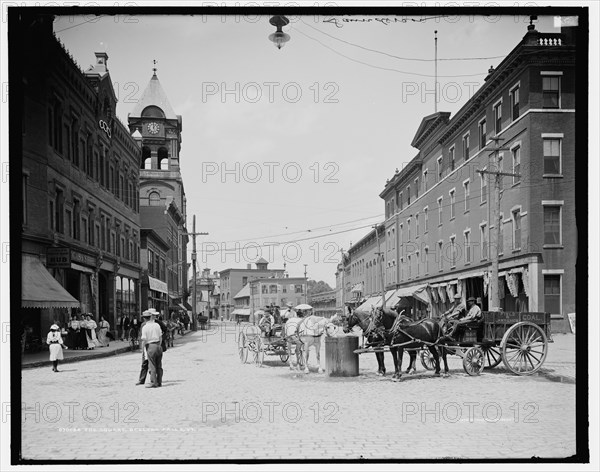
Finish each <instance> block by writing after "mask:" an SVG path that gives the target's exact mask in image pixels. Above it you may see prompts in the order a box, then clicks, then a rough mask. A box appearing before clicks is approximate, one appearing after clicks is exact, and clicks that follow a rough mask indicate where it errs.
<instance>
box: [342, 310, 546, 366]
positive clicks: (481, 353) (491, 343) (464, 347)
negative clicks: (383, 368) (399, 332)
mask: <svg viewBox="0 0 600 472" xmlns="http://www.w3.org/2000/svg"><path fill="white" fill-rule="evenodd" d="M462 328H463V329H462V330H461V332H460V335H459V336H458V339H457V340H456V342H451V341H449V340H445V339H443V338H442V339H441V342H439V341H438V342H437V343H435V344H437V347H438V350H440V349H442V348H443V349H445V350H446V352H447V353H450V354H454V355H457V356H459V357H460V358H461V359H462V364H463V369H464V370H465V372H466V373H467V374H469V375H479V374H481V372H482V371H483V370H484V369H491V368H494V367H496V366H498V365H499V364H500V363H501V362H503V363H504V365H505V367H506V368H507V369H508V370H509V371H510V372H512V373H513V374H516V375H531V374H533V373H535V372H537V371H538V370H539V369H540V368H541V367H542V365H543V363H544V361H545V360H546V356H547V354H548V343H549V342H553V341H552V335H551V331H550V313H533V312H523V313H519V312H491V311H490V312H482V320H481V321H474V322H471V323H468V324H465V325H463V327H462ZM424 344H425V345H428V344H434V343H424ZM393 347H402V345H392V346H378V347H368V348H363V349H357V350H355V351H354V352H355V353H357V354H363V353H367V352H385V351H389V350H390V348H393ZM419 356H420V359H421V364H422V365H423V367H425V369H427V370H433V369H434V368H435V360H434V359H433V356H432V354H431V352H430V351H429V350H428V349H427V348H423V349H420V351H419Z"/></svg>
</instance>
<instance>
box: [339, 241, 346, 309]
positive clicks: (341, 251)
mask: <svg viewBox="0 0 600 472" xmlns="http://www.w3.org/2000/svg"><path fill="white" fill-rule="evenodd" d="M340 254H341V256H342V258H341V262H342V315H345V314H346V304H345V300H344V298H345V293H344V292H345V290H346V286H345V284H344V275H345V272H346V268H345V267H344V249H343V248H340Z"/></svg>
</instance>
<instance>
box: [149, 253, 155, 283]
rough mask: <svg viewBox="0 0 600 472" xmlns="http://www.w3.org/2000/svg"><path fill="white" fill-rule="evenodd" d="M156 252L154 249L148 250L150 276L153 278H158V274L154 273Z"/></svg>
mask: <svg viewBox="0 0 600 472" xmlns="http://www.w3.org/2000/svg"><path fill="white" fill-rule="evenodd" d="M154 270H155V268H154V251H153V250H152V249H148V274H149V275H150V276H151V277H155V276H156V272H154Z"/></svg>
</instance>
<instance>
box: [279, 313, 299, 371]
mask: <svg viewBox="0 0 600 472" xmlns="http://www.w3.org/2000/svg"><path fill="white" fill-rule="evenodd" d="M301 321H302V318H300V317H298V316H294V317H293V318H288V320H287V322H286V323H285V324H284V325H283V332H282V336H283V339H284V341H285V344H286V350H287V353H288V358H289V362H290V370H294V365H293V362H292V346H295V352H296V364H297V365H298V368H303V367H304V364H303V362H302V341H301V340H300V337H299V336H298V325H299V324H300V322H301Z"/></svg>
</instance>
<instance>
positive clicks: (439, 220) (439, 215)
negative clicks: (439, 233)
mask: <svg viewBox="0 0 600 472" xmlns="http://www.w3.org/2000/svg"><path fill="white" fill-rule="evenodd" d="M442 202H443V199H442V197H440V198H438V225H439V226H441V225H442Z"/></svg>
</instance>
